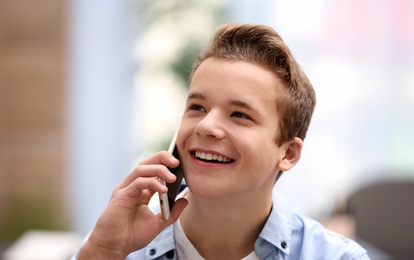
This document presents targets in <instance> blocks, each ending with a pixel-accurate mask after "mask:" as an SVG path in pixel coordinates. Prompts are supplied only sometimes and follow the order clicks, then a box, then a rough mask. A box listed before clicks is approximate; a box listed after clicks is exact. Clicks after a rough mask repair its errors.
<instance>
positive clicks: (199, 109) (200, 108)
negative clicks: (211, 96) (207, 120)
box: [189, 104, 205, 112]
mask: <svg viewBox="0 0 414 260" xmlns="http://www.w3.org/2000/svg"><path fill="white" fill-rule="evenodd" d="M189 110H196V111H201V112H205V109H204V107H202V106H200V105H197V104H194V105H191V106H190V107H189Z"/></svg>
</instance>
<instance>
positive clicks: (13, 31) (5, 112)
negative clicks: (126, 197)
mask: <svg viewBox="0 0 414 260" xmlns="http://www.w3.org/2000/svg"><path fill="white" fill-rule="evenodd" d="M225 22H248V23H259V24H266V25H270V26H272V27H273V28H275V30H276V31H278V32H279V33H280V34H281V36H282V38H283V39H284V40H285V42H286V43H287V45H288V46H289V47H290V48H291V50H292V52H293V54H294V56H295V58H296V60H297V61H298V62H299V64H300V65H301V66H302V68H303V69H304V71H305V72H306V73H307V75H308V76H309V78H310V80H311V82H312V83H313V85H314V88H315V90H316V93H317V107H316V110H315V113H314V117H313V121H312V123H311V126H310V129H309V132H308V136H307V139H306V140H305V146H304V151H303V155H302V159H301V161H300V162H299V163H298V165H297V166H296V167H295V168H294V169H292V170H291V171H290V172H287V173H285V174H284V175H283V177H282V179H281V180H280V181H279V182H278V183H277V185H276V187H275V190H276V191H278V192H280V193H282V194H283V195H284V196H285V197H286V198H287V200H288V201H289V202H290V204H291V207H292V209H293V210H294V211H296V212H298V213H302V214H305V215H308V216H310V217H313V218H316V219H319V220H325V219H329V218H331V217H332V216H333V214H337V213H347V212H346V211H347V209H346V203H347V199H348V198H349V197H350V196H351V195H352V194H354V193H355V192H357V191H358V190H360V189H362V188H364V187H367V186H369V185H373V184H376V183H379V182H386V181H390V182H391V181H392V182H394V181H398V182H402V183H411V182H412V181H413V180H414V148H413V147H414V139H413V138H412V134H413V133H414V112H413V111H414V29H413V28H414V2H413V1H411V0H397V1H389V0H362V1H360V0H358V1H357V0H348V1H341V0H314V1H307V0H255V1H249V0H239V1H236V0H227V1H220V0H208V1H190V0H171V1H167V0H160V1H149V0H146V1H144V0H119V1H107V0H101V1H92V0H89V1H82V0H66V1H64V0H61V1H55V0H39V1H28V0H0V253H1V251H3V250H6V249H9V250H10V248H12V247H10V245H12V244H13V243H14V242H16V241H17V240H18V239H19V238H21V237H22V236H24V234H27V233H28V232H29V231H33V230H37V231H39V230H40V231H53V232H67V233H69V234H71V239H69V240H70V241H72V242H73V241H75V242H77V239H78V238H81V237H83V236H85V235H86V234H87V232H88V231H90V230H91V228H93V226H94V224H95V221H96V219H97V218H98V216H99V215H100V213H101V212H102V210H103V209H104V208H105V206H106V204H107V202H108V199H109V197H110V195H111V192H112V189H113V188H114V186H115V185H116V184H118V183H119V182H120V181H121V180H122V179H123V178H124V177H125V176H126V175H127V174H128V173H129V172H130V170H131V169H132V168H133V167H134V165H136V164H137V163H138V162H139V161H140V160H141V159H143V158H145V157H146V156H148V155H149V154H152V153H153V152H155V151H158V150H160V149H165V148H166V145H167V144H168V142H169V139H170V138H171V136H172V134H173V132H174V130H175V128H176V127H177V124H178V122H179V119H180V116H181V113H182V109H183V105H184V101H185V99H186V91H187V77H188V74H189V72H190V69H191V64H192V62H193V60H194V58H195V57H196V55H197V53H198V52H199V51H200V50H201V49H202V48H203V46H205V45H206V44H207V42H208V39H209V37H210V35H211V33H212V32H213V31H214V30H215V29H216V28H217V27H218V26H219V25H220V24H222V23H225ZM411 189H412V188H411ZM396 192H397V193H398V189H397V190H396ZM395 203H397V204H402V205H404V207H405V208H414V203H413V202H412V197H411V198H410V197H408V198H407V197H406V198H402V199H399V200H398V201H397V202H395ZM394 221H396V222H398V221H399V220H398V219H396V218H394ZM59 234H61V233H59ZM72 242H71V243H72ZM10 255H11V254H9V255H8V257H9V258H7V259H12V257H11V256H10ZM20 259H24V258H20ZM27 259H28V258H27ZM55 259H56V258H55Z"/></svg>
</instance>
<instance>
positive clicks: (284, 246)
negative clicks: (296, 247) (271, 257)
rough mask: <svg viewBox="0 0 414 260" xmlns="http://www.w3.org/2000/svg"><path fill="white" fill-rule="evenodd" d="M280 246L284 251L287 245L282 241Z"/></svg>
mask: <svg viewBox="0 0 414 260" xmlns="http://www.w3.org/2000/svg"><path fill="white" fill-rule="evenodd" d="M280 245H281V246H282V248H283V249H286V247H287V243H286V242H285V241H283V242H282V243H280Z"/></svg>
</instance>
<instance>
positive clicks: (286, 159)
mask: <svg viewBox="0 0 414 260" xmlns="http://www.w3.org/2000/svg"><path fill="white" fill-rule="evenodd" d="M302 146H303V141H302V139H300V138H298V137H295V138H294V139H293V140H292V141H288V142H286V143H284V144H282V146H281V149H282V150H283V151H284V156H283V157H282V159H281V160H280V161H279V163H278V164H277V168H278V169H279V170H281V171H287V170H290V169H291V168H292V167H293V166H295V164H296V163H297V162H298V161H299V159H300V156H301V154H302Z"/></svg>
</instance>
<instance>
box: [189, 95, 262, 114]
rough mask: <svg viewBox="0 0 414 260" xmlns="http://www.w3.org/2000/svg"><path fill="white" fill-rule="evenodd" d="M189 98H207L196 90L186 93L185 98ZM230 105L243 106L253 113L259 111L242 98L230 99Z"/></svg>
mask: <svg viewBox="0 0 414 260" xmlns="http://www.w3.org/2000/svg"><path fill="white" fill-rule="evenodd" d="M191 99H200V100H207V98H206V97H205V96H204V95H203V94H201V93H198V92H193V93H190V94H189V95H188V98H187V100H191ZM230 105H232V106H236V107H240V108H245V109H248V110H251V111H253V112H254V113H259V110H258V109H256V108H255V107H253V106H252V105H251V104H249V103H248V102H245V101H242V100H235V99H233V100H230Z"/></svg>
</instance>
